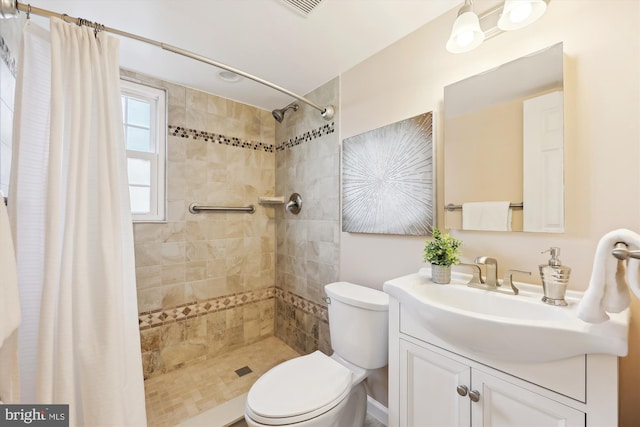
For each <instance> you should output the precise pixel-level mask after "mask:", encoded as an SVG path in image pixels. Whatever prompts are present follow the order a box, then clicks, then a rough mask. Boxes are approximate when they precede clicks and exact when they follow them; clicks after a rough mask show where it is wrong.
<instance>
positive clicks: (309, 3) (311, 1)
mask: <svg viewBox="0 0 640 427" xmlns="http://www.w3.org/2000/svg"><path fill="white" fill-rule="evenodd" d="M282 1H283V2H284V3H285V4H286V5H288V6H290V7H292V8H293V9H295V10H296V11H298V12H299V13H301V14H303V15H304V16H307V15H309V14H310V13H311V12H313V10H314V9H315V8H316V7H317V6H318V5H319V4H320V3H322V0H282Z"/></svg>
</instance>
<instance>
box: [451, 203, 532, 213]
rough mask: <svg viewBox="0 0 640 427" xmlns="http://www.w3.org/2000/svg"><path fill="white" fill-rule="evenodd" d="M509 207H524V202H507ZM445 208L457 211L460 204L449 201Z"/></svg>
mask: <svg viewBox="0 0 640 427" xmlns="http://www.w3.org/2000/svg"><path fill="white" fill-rule="evenodd" d="M509 207H510V208H520V209H522V208H524V203H510V204H509ZM444 208H445V209H446V210H448V211H449V212H452V211H459V210H461V209H462V205H454V204H453V203H449V204H448V205H447V206H445V207H444Z"/></svg>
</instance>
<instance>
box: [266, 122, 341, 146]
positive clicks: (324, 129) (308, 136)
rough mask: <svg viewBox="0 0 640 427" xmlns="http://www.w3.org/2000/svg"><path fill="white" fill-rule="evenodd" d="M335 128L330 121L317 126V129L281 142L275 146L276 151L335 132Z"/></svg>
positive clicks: (333, 123)
mask: <svg viewBox="0 0 640 427" xmlns="http://www.w3.org/2000/svg"><path fill="white" fill-rule="evenodd" d="M335 130H336V129H335V122H331V124H326V125H324V126H321V127H319V128H318V129H313V130H310V131H309V132H305V133H303V134H301V135H298V136H296V137H295V138H291V139H289V140H288V141H283V142H281V143H280V144H278V145H277V146H276V151H284V150H286V149H287V148H292V147H295V146H296V145H300V144H302V143H303V142H307V141H312V140H314V139H317V138H320V137H322V136H325V135H330V134H332V133H333V132H335Z"/></svg>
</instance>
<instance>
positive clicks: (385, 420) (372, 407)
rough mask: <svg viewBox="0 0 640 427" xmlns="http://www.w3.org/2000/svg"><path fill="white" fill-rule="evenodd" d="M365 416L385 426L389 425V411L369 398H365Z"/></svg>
mask: <svg viewBox="0 0 640 427" xmlns="http://www.w3.org/2000/svg"><path fill="white" fill-rule="evenodd" d="M367 414H369V415H371V416H372V417H373V418H375V419H376V420H378V421H380V422H381V423H382V424H384V425H385V426H388V425H389V410H388V409H387V407H386V406H384V405H383V404H382V403H380V402H378V401H377V400H375V399H374V398H372V397H371V396H367Z"/></svg>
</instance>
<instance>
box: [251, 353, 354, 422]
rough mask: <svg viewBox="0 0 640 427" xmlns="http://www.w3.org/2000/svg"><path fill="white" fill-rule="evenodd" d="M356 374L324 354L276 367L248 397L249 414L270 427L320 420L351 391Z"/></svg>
mask: <svg viewBox="0 0 640 427" xmlns="http://www.w3.org/2000/svg"><path fill="white" fill-rule="evenodd" d="M351 386H352V372H351V370H349V369H348V368H346V367H345V366H342V365H341V364H340V363H338V362H336V361H335V360H333V359H332V358H330V357H329V356H326V355H325V354H323V353H322V352H320V351H315V352H313V353H311V354H308V355H306V356H300V357H296V358H295V359H291V360H288V361H286V362H283V363H281V364H280V365H278V366H276V367H274V368H272V369H271V370H269V371H268V372H267V373H265V374H264V375H263V376H261V377H260V378H259V379H258V381H256V382H255V384H254V385H253V387H251V390H249V394H248V396H247V408H246V409H247V414H248V415H249V417H251V418H252V419H253V420H255V421H257V422H259V423H261V424H266V425H287V424H294V423H299V422H302V421H306V420H309V419H311V418H314V417H317V416H319V415H321V414H323V413H325V412H327V411H329V410H330V409H331V408H333V407H335V406H336V405H338V404H339V403H340V402H341V401H342V400H343V399H344V398H345V397H346V396H347V395H348V394H349V392H350V390H351Z"/></svg>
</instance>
